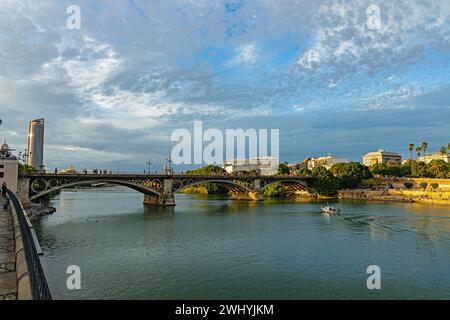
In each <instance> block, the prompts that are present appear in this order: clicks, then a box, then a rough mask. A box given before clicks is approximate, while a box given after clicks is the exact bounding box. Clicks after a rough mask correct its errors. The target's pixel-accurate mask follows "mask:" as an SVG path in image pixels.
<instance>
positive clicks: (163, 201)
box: [144, 179, 175, 207]
mask: <svg viewBox="0 0 450 320" xmlns="http://www.w3.org/2000/svg"><path fill="white" fill-rule="evenodd" d="M144 205H151V206H154V205H156V206H168V207H170V206H174V205H175V197H174V195H173V179H165V180H164V185H163V192H162V195H157V194H147V195H145V196H144Z"/></svg>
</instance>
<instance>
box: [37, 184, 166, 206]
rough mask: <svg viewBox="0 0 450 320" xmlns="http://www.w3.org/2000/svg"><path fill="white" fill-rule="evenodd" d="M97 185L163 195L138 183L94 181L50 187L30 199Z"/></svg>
mask: <svg viewBox="0 0 450 320" xmlns="http://www.w3.org/2000/svg"><path fill="white" fill-rule="evenodd" d="M35 181H37V180H34V181H32V182H30V188H32V183H33V182H35ZM46 183H48V182H46ZM96 183H110V184H115V185H120V186H124V187H128V188H130V189H133V190H135V191H138V192H140V193H142V194H144V195H149V194H155V195H157V196H162V194H161V193H160V192H158V191H157V190H155V189H153V188H151V187H148V186H146V185H142V184H137V183H133V182H129V181H121V180H102V179H93V180H85V181H75V182H69V183H66V184H61V185H58V186H55V187H50V188H47V189H46V190H44V191H42V192H36V193H34V194H32V195H30V198H29V199H30V201H33V200H36V199H39V198H41V197H43V196H45V195H47V194H50V193H52V192H55V191H59V190H62V189H65V188H70V187H76V186H82V185H92V184H96Z"/></svg>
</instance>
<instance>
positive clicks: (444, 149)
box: [439, 147, 447, 154]
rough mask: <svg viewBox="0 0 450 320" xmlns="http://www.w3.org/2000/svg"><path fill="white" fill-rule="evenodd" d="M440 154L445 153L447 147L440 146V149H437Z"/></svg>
mask: <svg viewBox="0 0 450 320" xmlns="http://www.w3.org/2000/svg"><path fill="white" fill-rule="evenodd" d="M439 153H440V154H447V148H446V147H441V150H440V151H439Z"/></svg>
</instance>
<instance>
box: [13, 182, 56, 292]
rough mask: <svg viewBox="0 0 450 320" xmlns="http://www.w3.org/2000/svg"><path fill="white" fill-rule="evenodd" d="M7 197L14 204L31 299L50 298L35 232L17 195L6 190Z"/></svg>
mask: <svg viewBox="0 0 450 320" xmlns="http://www.w3.org/2000/svg"><path fill="white" fill-rule="evenodd" d="M8 198H9V200H10V202H11V203H12V205H13V206H14V209H15V211H16V214H17V220H18V222H19V228H20V233H21V235H22V242H23V249H24V252H25V258H26V261H27V267H28V274H29V277H30V284H31V291H32V295H33V299H34V300H52V294H51V292H50V289H49V286H48V283H47V279H46V276H45V273H44V269H43V267H42V260H41V258H42V254H43V253H42V251H41V248H40V245H39V242H38V240H37V237H36V233H35V231H34V229H33V228H32V226H31V224H30V222H29V220H28V219H27V218H26V213H25V210H24V209H23V207H22V205H21V203H20V201H19V199H18V198H17V196H16V195H15V194H14V193H13V192H11V191H10V190H8Z"/></svg>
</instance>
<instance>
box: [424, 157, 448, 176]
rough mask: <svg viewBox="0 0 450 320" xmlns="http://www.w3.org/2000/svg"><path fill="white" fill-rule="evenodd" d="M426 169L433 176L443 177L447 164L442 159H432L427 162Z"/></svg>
mask: <svg viewBox="0 0 450 320" xmlns="http://www.w3.org/2000/svg"><path fill="white" fill-rule="evenodd" d="M428 170H429V172H430V173H432V176H433V177H434V178H445V177H446V175H447V171H448V164H447V162H445V161H444V160H432V161H430V163H429V164H428Z"/></svg>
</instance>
